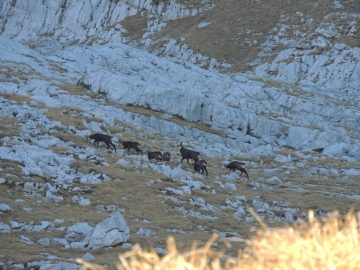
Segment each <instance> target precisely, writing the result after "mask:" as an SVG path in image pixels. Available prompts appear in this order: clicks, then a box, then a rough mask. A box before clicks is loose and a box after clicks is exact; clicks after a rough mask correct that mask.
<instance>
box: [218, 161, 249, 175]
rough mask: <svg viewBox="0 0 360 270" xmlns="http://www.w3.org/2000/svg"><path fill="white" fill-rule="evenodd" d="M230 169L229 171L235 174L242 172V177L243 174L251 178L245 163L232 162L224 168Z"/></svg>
mask: <svg viewBox="0 0 360 270" xmlns="http://www.w3.org/2000/svg"><path fill="white" fill-rule="evenodd" d="M225 168H226V169H229V171H231V170H232V171H233V172H235V171H236V170H238V171H240V172H241V173H240V175H242V174H243V173H245V174H246V176H247V177H248V178H249V175H248V173H247V172H246V170H245V163H243V162H240V161H232V162H230V163H229V164H228V165H226V166H224V169H225Z"/></svg>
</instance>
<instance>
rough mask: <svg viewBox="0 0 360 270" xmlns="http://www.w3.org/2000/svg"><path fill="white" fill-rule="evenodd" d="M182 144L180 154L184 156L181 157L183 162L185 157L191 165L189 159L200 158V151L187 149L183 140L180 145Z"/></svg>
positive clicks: (195, 159)
mask: <svg viewBox="0 0 360 270" xmlns="http://www.w3.org/2000/svg"><path fill="white" fill-rule="evenodd" d="M180 146H181V148H180V154H181V156H182V159H181V163H182V161H183V160H184V159H186V160H187V163H188V164H189V165H190V163H189V159H192V160H194V161H195V162H196V161H197V160H198V159H199V155H200V153H199V152H195V151H192V150H189V149H185V148H184V146H183V145H182V142H180V145H179V147H180Z"/></svg>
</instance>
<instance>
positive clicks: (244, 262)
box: [77, 209, 360, 270]
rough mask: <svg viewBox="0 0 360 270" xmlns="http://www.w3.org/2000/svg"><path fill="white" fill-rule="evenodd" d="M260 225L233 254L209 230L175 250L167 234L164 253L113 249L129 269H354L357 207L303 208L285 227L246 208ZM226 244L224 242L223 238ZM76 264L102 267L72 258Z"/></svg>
mask: <svg viewBox="0 0 360 270" xmlns="http://www.w3.org/2000/svg"><path fill="white" fill-rule="evenodd" d="M252 213H253V215H254V216H255V217H256V218H257V220H258V222H259V223H260V224H261V225H262V228H261V229H258V230H257V232H256V235H255V236H253V237H252V238H250V239H235V241H242V242H245V243H246V247H245V248H244V249H243V250H241V249H239V252H238V257H237V258H235V257H229V256H226V250H221V251H215V250H213V249H212V248H211V246H212V244H213V243H214V242H215V241H216V240H217V238H218V236H217V235H213V236H212V237H211V238H210V240H209V241H208V242H207V243H206V244H205V245H204V246H203V247H198V243H197V242H196V241H195V242H194V243H193V245H192V247H191V248H190V249H189V251H185V252H182V253H181V252H179V251H178V250H177V247H176V243H175V240H174V238H173V237H169V238H168V239H167V254H166V255H164V256H159V255H158V254H157V253H156V251H155V250H150V251H144V250H142V249H141V247H140V245H138V244H136V245H135V246H134V247H133V249H132V250H131V251H128V252H126V253H124V254H120V255H119V260H120V262H119V263H118V264H117V268H118V269H119V270H123V269H126V270H134V269H139V270H140V269H156V270H160V269H161V270H170V269H171V270H172V269H184V270H188V269H201V270H213V269H224V270H225V269H226V270H228V269H267V270H271V269H344V270H345V269H346V270H350V269H360V245H359V239H360V234H359V220H360V212H358V213H354V212H353V210H352V209H351V210H350V211H349V212H348V213H347V214H346V215H340V214H339V213H338V212H333V213H332V214H330V215H328V216H327V217H324V218H315V217H314V212H313V211H309V214H308V220H307V221H306V222H305V221H304V222H302V223H300V224H293V225H292V226H288V227H285V228H269V227H267V225H266V224H264V223H263V222H262V221H261V220H260V219H259V218H258V216H257V215H256V214H255V212H254V211H252ZM224 241H225V242H226V244H227V246H228V247H229V245H230V242H229V241H228V240H224ZM77 262H78V263H80V264H82V265H83V266H82V269H92V270H98V269H107V268H105V267H103V266H100V265H95V264H91V263H88V262H86V261H84V260H82V259H77Z"/></svg>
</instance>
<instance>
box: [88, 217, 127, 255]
mask: <svg viewBox="0 0 360 270" xmlns="http://www.w3.org/2000/svg"><path fill="white" fill-rule="evenodd" d="M129 237H130V228H129V227H128V225H127V224H126V222H125V219H124V217H123V216H122V215H121V213H120V212H118V211H117V212H113V213H112V214H111V215H110V217H109V218H107V219H105V220H104V221H103V222H101V223H99V224H97V225H96V226H95V229H94V231H93V232H92V234H91V236H90V240H89V247H90V248H99V247H112V246H116V245H118V244H121V243H125V242H127V240H128V239H129Z"/></svg>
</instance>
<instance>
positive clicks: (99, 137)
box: [86, 133, 116, 153]
mask: <svg viewBox="0 0 360 270" xmlns="http://www.w3.org/2000/svg"><path fill="white" fill-rule="evenodd" d="M111 138H112V137H111V136H109V135H106V134H100V133H95V134H91V135H90V136H88V137H87V138H86V140H89V139H90V140H94V145H95V146H96V147H99V142H104V143H106V145H107V149H109V147H110V145H112V146H113V147H114V149H115V153H116V146H115V144H113V143H112V141H111Z"/></svg>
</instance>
